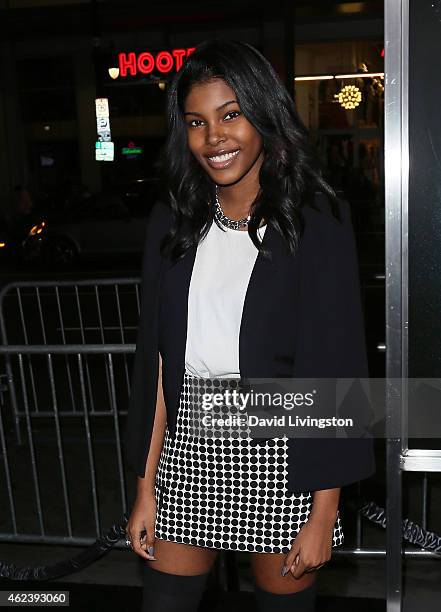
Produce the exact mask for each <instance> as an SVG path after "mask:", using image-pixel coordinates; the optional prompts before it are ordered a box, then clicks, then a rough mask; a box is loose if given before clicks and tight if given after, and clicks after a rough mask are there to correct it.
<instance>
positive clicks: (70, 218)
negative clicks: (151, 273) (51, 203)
mask: <svg viewBox="0 0 441 612" xmlns="http://www.w3.org/2000/svg"><path fill="white" fill-rule="evenodd" d="M156 199H157V181H143V182H141V183H139V184H134V185H130V184H127V185H121V186H120V188H119V189H118V192H117V193H113V194H106V193H101V194H95V195H90V196H89V197H87V198H85V199H83V200H82V201H81V202H80V203H78V202H77V203H75V205H73V206H71V207H70V208H68V210H66V211H63V212H62V213H60V214H59V215H58V216H57V215H53V216H52V217H51V218H50V219H43V218H42V219H41V220H40V221H39V222H38V223H36V224H35V225H34V226H33V227H32V228H31V229H30V231H29V233H28V236H27V237H26V240H25V241H24V243H23V253H24V258H25V259H26V260H27V261H37V260H38V261H43V262H45V263H48V264H64V265H69V264H72V263H74V262H75V261H76V260H77V259H79V258H85V257H102V256H109V255H120V254H141V253H142V251H143V248H144V236H145V226H146V221H147V217H148V215H149V213H150V210H151V208H152V206H153V204H154V202H155V201H156Z"/></svg>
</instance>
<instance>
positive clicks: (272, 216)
mask: <svg viewBox="0 0 441 612" xmlns="http://www.w3.org/2000/svg"><path fill="white" fill-rule="evenodd" d="M215 78H220V79H222V80H224V81H225V83H226V84H227V85H229V86H230V87H231V89H233V91H234V92H235V94H236V97H237V101H238V103H239V105H240V109H241V111H242V113H243V114H244V116H245V117H246V118H247V119H248V121H249V122H250V123H251V124H252V125H253V126H254V128H255V129H256V130H257V131H258V132H259V133H260V135H261V137H262V140H263V149H264V160H263V162H262V165H261V168H260V173H259V183H260V190H259V193H258V195H257V196H256V198H255V200H254V202H253V203H252V205H251V220H250V222H249V224H248V232H249V235H250V238H251V240H252V241H253V244H254V245H255V246H256V247H257V248H258V249H259V251H262V254H263V255H264V256H268V257H271V253H270V252H269V250H268V249H266V248H265V247H264V246H263V245H262V244H261V241H260V240H259V239H258V238H257V228H258V227H259V225H260V223H261V221H262V219H263V218H265V219H266V220H267V223H268V224H271V225H272V226H274V228H275V229H276V230H277V231H278V232H279V233H280V234H281V235H282V236H283V237H284V239H285V240H286V243H287V246H288V248H289V250H290V252H292V253H295V252H296V250H297V248H298V246H299V244H300V239H301V235H302V232H303V228H304V221H303V216H302V214H301V207H302V206H305V205H310V206H314V196H315V193H316V192H317V191H321V192H324V193H325V194H326V195H327V196H328V201H329V203H330V206H331V208H332V211H333V214H334V215H335V216H336V217H337V218H339V213H338V197H337V195H336V193H335V191H334V190H333V189H332V187H331V186H330V185H329V184H328V183H327V182H326V181H325V180H324V178H322V174H321V171H320V167H319V163H318V160H317V157H316V156H315V155H314V154H313V151H312V149H311V146H310V143H309V139H308V133H307V130H306V128H305V126H304V125H303V123H302V121H301V119H300V117H299V115H298V113H297V110H296V107H295V104H294V101H293V100H292V98H291V96H290V94H289V93H288V91H287V89H286V87H285V86H284V84H283V83H282V81H281V80H280V78H279V76H278V75H277V73H276V72H275V70H274V68H273V67H272V66H271V64H270V63H269V61H268V60H267V59H266V58H265V57H264V56H263V55H262V54H261V53H260V52H259V51H257V49H255V48H254V47H253V46H251V45H249V44H247V43H244V42H239V41H233V40H209V41H205V42H203V43H201V44H199V45H198V46H197V47H196V49H195V51H194V52H193V53H192V54H191V55H190V56H189V57H188V59H187V60H186V61H185V62H184V64H183V66H182V68H181V69H180V70H179V71H178V72H177V73H176V74H175V76H174V78H173V80H172V81H171V83H170V86H169V88H168V96H167V124H168V137H167V140H166V143H165V146H164V148H163V149H162V151H161V155H160V160H159V167H160V172H161V175H162V176H161V178H162V181H163V183H164V185H165V197H164V198H163V200H164V201H165V203H166V204H167V205H168V206H169V207H170V208H171V210H172V212H173V216H174V223H173V226H172V228H171V230H170V232H169V234H168V235H167V236H166V238H165V240H164V241H163V242H162V250H163V251H164V250H165V251H166V252H167V253H169V254H171V258H172V260H173V261H176V260H178V259H180V258H181V257H183V256H184V255H185V253H186V251H187V250H188V248H190V247H191V246H193V245H194V244H197V243H198V242H199V240H201V239H202V238H203V237H204V236H205V235H206V234H207V232H208V230H209V228H210V226H211V223H212V222H213V219H214V206H209V205H207V203H212V202H214V198H215V183H214V182H213V181H212V179H211V177H209V175H208V174H207V173H206V172H205V170H204V169H203V168H202V167H201V166H200V164H199V163H198V162H197V161H196V159H195V158H194V157H193V155H192V154H191V152H190V150H189V148H188V146H187V131H186V124H185V121H184V114H183V113H184V104H185V100H186V97H187V95H188V93H189V92H190V89H191V87H192V86H193V85H195V84H199V83H206V82H208V81H210V80H213V79H215Z"/></svg>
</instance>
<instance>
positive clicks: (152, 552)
mask: <svg viewBox="0 0 441 612" xmlns="http://www.w3.org/2000/svg"><path fill="white" fill-rule="evenodd" d="M147 551H148V553H149V555H152V557H153V555H154V554H155V551H154V549H153V546H149V547H148V548H147Z"/></svg>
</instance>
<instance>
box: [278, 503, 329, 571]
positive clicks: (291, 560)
mask: <svg viewBox="0 0 441 612" xmlns="http://www.w3.org/2000/svg"><path fill="white" fill-rule="evenodd" d="M335 520H337V517H336V518H335ZM335 520H334V521H333V522H332V523H331V521H330V520H329V519H328V520H325V519H323V518H322V517H317V516H313V515H312V514H311V515H310V517H309V519H308V520H307V521H306V523H305V524H304V525H303V526H302V528H301V529H300V531H299V533H298V534H297V536H296V538H295V540H294V542H293V545H292V548H291V550H290V551H289V553H288V554H287V556H286V557H285V564H284V569H286V572H285V573H284V574H283V575H286V574H287V573H288V571H291V573H292V575H293V576H294V578H300V577H301V576H302V575H303V573H304V572H311V571H314V570H316V569H319V567H321V566H322V565H324V564H325V563H326V562H327V561H329V560H330V558H331V554H332V540H333V532H334V524H335Z"/></svg>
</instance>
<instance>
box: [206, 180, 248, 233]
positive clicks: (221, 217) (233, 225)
mask: <svg viewBox="0 0 441 612" xmlns="http://www.w3.org/2000/svg"><path fill="white" fill-rule="evenodd" d="M215 206H216V208H215V211H214V217H215V219H216V220H217V221H219V222H220V223H222V225H224V226H225V227H228V228H230V229H234V230H240V228H241V227H247V226H248V223H249V221H250V219H251V215H248V217H244V218H243V219H239V220H238V221H236V220H235V219H230V217H227V215H226V214H225V213H224V211H223V210H222V208H221V205H220V202H219V196H218V187H217V185H216V199H215Z"/></svg>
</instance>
